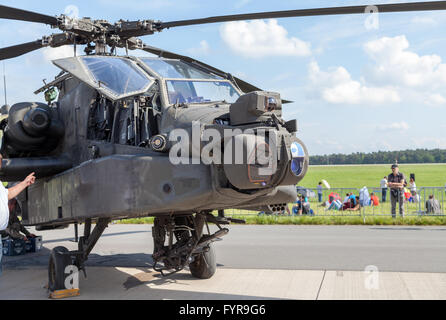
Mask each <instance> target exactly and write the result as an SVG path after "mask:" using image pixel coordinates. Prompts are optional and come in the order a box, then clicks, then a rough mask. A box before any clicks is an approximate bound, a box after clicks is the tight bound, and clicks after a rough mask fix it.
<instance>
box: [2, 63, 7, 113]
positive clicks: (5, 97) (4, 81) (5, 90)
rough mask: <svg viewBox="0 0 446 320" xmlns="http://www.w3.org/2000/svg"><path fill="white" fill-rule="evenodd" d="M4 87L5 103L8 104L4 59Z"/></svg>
mask: <svg viewBox="0 0 446 320" xmlns="http://www.w3.org/2000/svg"><path fill="white" fill-rule="evenodd" d="M3 89H4V90H5V105H7V104H8V99H7V96H6V72H5V61H3Z"/></svg>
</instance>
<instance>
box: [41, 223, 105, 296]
mask: <svg viewBox="0 0 446 320" xmlns="http://www.w3.org/2000/svg"><path fill="white" fill-rule="evenodd" d="M109 223H110V219H109V218H100V219H98V221H97V222H96V226H95V227H94V229H93V232H91V219H87V220H85V228H84V236H83V237H80V238H79V241H78V250H76V251H69V250H68V249H67V248H65V247H62V246H59V247H55V248H54V249H53V250H51V255H50V260H49V263H48V289H49V290H50V291H56V290H64V289H68V288H66V283H65V280H66V277H67V275H68V274H67V273H65V272H66V268H67V266H70V265H74V266H76V267H77V269H78V270H79V271H80V270H82V271H83V272H84V275H85V277H87V273H86V270H85V261H87V259H88V255H89V254H90V252H91V250H93V247H94V246H95V244H96V242H97V241H98V240H99V238H100V236H101V235H102V233H103V232H104V230H105V228H107V226H108V224H109Z"/></svg>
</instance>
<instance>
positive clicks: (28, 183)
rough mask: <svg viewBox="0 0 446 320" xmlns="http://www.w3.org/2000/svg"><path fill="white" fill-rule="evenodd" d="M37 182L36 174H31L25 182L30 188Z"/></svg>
mask: <svg viewBox="0 0 446 320" xmlns="http://www.w3.org/2000/svg"><path fill="white" fill-rule="evenodd" d="M35 181H36V177H35V176H34V172H33V173H31V174H29V175H28V176H27V177H26V178H25V180H23V182H25V185H26V186H27V187H28V186H30V185H32V184H33V183H34V182H35Z"/></svg>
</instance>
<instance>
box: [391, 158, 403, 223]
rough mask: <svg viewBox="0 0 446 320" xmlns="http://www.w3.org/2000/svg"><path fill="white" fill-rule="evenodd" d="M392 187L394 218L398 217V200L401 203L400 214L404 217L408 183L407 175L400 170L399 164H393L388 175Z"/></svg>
mask: <svg viewBox="0 0 446 320" xmlns="http://www.w3.org/2000/svg"><path fill="white" fill-rule="evenodd" d="M387 180H388V183H387V185H388V186H389V187H390V202H391V204H392V218H396V202H397V201H398V202H399V204H400V215H401V217H404V190H403V189H404V187H405V186H406V185H407V181H406V177H405V176H404V174H403V173H402V172H399V167H398V165H397V164H393V165H392V173H391V174H389V176H388V177H387Z"/></svg>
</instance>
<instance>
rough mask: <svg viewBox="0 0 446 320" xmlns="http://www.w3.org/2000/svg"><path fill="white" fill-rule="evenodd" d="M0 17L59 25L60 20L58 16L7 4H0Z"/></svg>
mask: <svg viewBox="0 0 446 320" xmlns="http://www.w3.org/2000/svg"><path fill="white" fill-rule="evenodd" d="M0 18H1V19H10V20H22V21H29V22H40V23H45V24H49V25H52V26H57V24H58V20H57V18H56V17H51V16H47V15H45V14H40V13H36V12H32V11H26V10H22V9H16V8H11V7H7V6H2V5H0Z"/></svg>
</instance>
